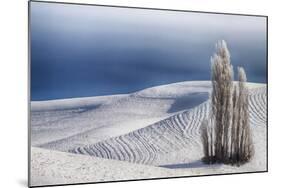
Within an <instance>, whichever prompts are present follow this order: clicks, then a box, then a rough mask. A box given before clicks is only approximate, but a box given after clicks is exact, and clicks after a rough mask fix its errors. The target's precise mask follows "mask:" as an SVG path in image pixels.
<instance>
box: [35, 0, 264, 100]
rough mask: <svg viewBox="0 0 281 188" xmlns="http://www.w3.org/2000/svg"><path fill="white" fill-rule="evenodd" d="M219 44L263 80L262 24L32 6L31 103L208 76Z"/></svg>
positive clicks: (199, 15)
mask: <svg viewBox="0 0 281 188" xmlns="http://www.w3.org/2000/svg"><path fill="white" fill-rule="evenodd" d="M221 39H224V40H226V42H227V43H228V47H229V50H230V52H231V60H232V64H233V65H234V68H235V69H236V67H237V66H243V67H244V68H245V70H246V73H247V76H248V80H249V81H251V82H259V83H265V82H266V19H265V18H263V17H252V16H233V15H219V14H202V13H190V12H175V11H157V10H141V9H128V8H111V7H97V6H81V5H66V4H53V3H39V2H32V3H31V99H32V100H50V99H58V98H71V97H84V96H99V95H111V94H120V93H129V92H134V91H137V90H140V89H144V88H147V87H151V86H156V85H160V84H168V83H173V82H179V81H188V80H209V79H210V56H211V55H212V54H213V53H214V50H215V43H216V42H217V41H218V40H221Z"/></svg>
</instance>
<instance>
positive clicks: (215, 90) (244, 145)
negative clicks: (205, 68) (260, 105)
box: [201, 41, 253, 164]
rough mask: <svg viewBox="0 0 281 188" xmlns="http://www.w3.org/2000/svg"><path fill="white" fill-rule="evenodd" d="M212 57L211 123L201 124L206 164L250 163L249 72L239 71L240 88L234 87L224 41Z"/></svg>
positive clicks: (239, 69)
mask: <svg viewBox="0 0 281 188" xmlns="http://www.w3.org/2000/svg"><path fill="white" fill-rule="evenodd" d="M216 50H217V51H216V53H215V54H214V55H213V57H211V69H212V95H211V112H210V118H209V119H211V121H209V122H207V121H203V123H202V129H201V131H202V142H203V150H204V158H203V159H204V161H205V162H207V163H214V162H220V163H232V164H240V163H243V162H247V161H249V160H250V158H251V157H252V155H253V147H252V142H251V134H250V126H249V112H248V104H249V102H248V91H247V88H246V85H245V82H247V78H246V73H245V71H244V69H243V68H241V67H239V68H238V79H239V81H238V86H234V84H233V68H232V65H231V63H230V53H229V51H228V48H227V45H226V42H225V41H219V42H218V43H217V45H216Z"/></svg>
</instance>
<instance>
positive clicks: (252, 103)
mask: <svg viewBox="0 0 281 188" xmlns="http://www.w3.org/2000/svg"><path fill="white" fill-rule="evenodd" d="M257 103H258V102H257V99H256V95H253V96H251V97H250V99H249V107H250V109H249V111H250V114H251V115H252V116H254V117H255V118H256V120H257V121H265V119H266V118H265V117H264V114H262V113H261V111H260V110H259V108H258V105H257Z"/></svg>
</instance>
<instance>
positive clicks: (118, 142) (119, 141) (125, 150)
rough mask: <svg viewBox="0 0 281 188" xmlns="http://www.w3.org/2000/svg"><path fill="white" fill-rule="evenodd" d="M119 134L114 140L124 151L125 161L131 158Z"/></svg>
mask: <svg viewBox="0 0 281 188" xmlns="http://www.w3.org/2000/svg"><path fill="white" fill-rule="evenodd" d="M120 138H121V136H119V137H116V138H115V141H116V142H117V144H118V145H119V146H120V148H121V150H123V151H124V153H125V155H124V160H125V161H129V162H130V159H131V158H132V157H131V154H130V152H129V151H128V150H127V149H126V147H125V144H123V142H122V141H121V139H120Z"/></svg>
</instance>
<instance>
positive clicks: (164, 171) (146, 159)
mask: <svg viewBox="0 0 281 188" xmlns="http://www.w3.org/2000/svg"><path fill="white" fill-rule="evenodd" d="M248 88H249V89H250V92H251V95H250V109H249V110H250V122H251V128H252V132H253V137H254V145H255V155H254V158H253V160H252V161H251V162H249V163H247V164H245V165H243V166H241V167H232V166H228V165H211V166H210V165H204V164H202V163H201V162H200V159H201V157H202V156H203V154H202V148H201V147H202V146H201V141H200V130H199V125H200V123H201V121H202V120H203V119H204V118H205V117H206V116H207V113H208V109H209V100H208V97H209V96H208V95H209V93H210V91H211V83H210V82H209V81H194V82H179V83H174V84H169V85H162V86H157V87H152V88H148V89H144V90H141V91H138V92H135V93H131V94H122V95H112V96H101V97H87V98H74V99H63V100H52V101H40V102H32V103H31V111H32V112H31V143H32V146H33V147H32V164H31V166H32V173H31V174H32V176H31V180H32V181H31V182H32V185H43V184H53V183H54V184H60V183H81V182H100V181H116V180H122V179H142V178H154V177H171V176H187V175H200V174H216V173H232V172H245V171H264V170H266V126H267V125H266V120H267V117H266V115H267V114H266V112H267V109H266V107H267V104H266V102H267V101H266V97H267V96H266V85H264V84H255V83H248ZM38 147H40V148H44V149H39V148H38ZM55 150H56V151H55ZM59 151H63V152H59ZM70 153H72V154H70ZM81 154H83V155H81ZM44 161H45V162H44ZM46 161H47V162H46ZM121 166H122V168H120V167H121ZM157 166H161V167H157ZM80 167H81V168H82V167H83V169H82V170H81V169H80ZM99 169H105V170H99ZM106 169H107V170H106ZM117 174H118V175H117Z"/></svg>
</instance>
